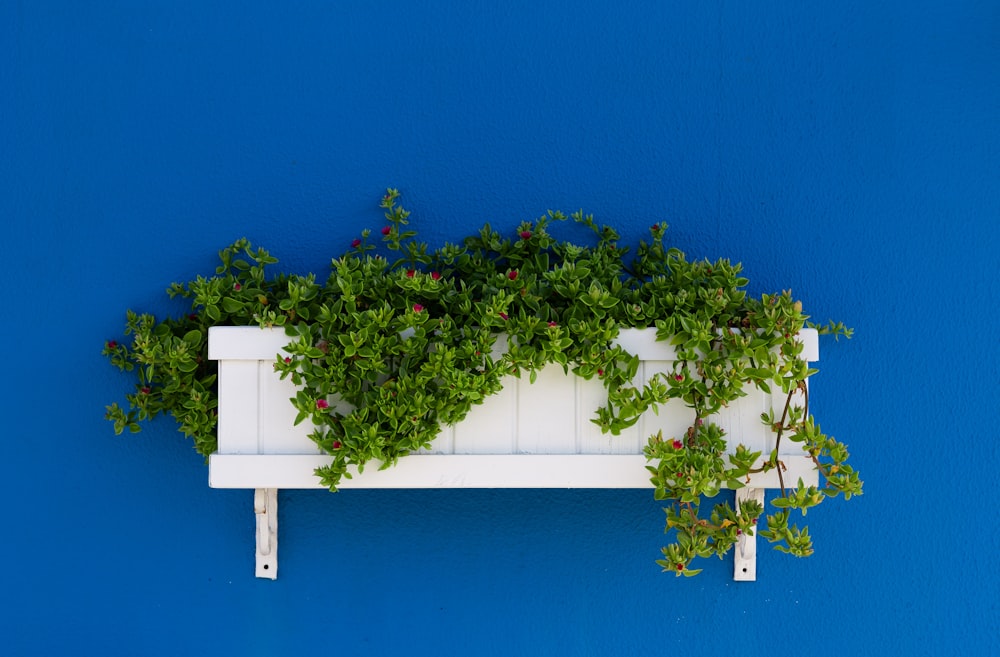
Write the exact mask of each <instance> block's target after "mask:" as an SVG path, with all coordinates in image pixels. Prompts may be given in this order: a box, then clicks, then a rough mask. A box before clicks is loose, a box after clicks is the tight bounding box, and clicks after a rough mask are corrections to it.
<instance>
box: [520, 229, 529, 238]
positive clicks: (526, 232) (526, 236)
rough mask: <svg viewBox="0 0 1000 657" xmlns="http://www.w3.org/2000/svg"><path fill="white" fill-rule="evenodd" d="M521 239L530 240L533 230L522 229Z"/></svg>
mask: <svg viewBox="0 0 1000 657" xmlns="http://www.w3.org/2000/svg"><path fill="white" fill-rule="evenodd" d="M521 239H522V240H530V239H531V231H530V230H522V231H521Z"/></svg>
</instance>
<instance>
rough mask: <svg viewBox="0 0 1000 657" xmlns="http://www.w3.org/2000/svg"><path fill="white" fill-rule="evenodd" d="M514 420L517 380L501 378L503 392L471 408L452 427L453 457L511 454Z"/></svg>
mask: <svg viewBox="0 0 1000 657" xmlns="http://www.w3.org/2000/svg"><path fill="white" fill-rule="evenodd" d="M516 420H517V379H516V378H514V377H513V376H505V377H504V378H503V390H501V391H500V392H498V393H497V394H495V395H490V396H489V397H488V398H487V399H486V401H484V402H483V403H482V404H479V405H476V406H473V407H472V410H470V411H469V414H468V415H466V416H465V419H464V420H462V421H461V422H459V423H458V424H456V425H455V433H454V447H453V450H454V451H453V453H455V454H510V453H511V452H513V451H514V427H515V426H516V424H515V422H516Z"/></svg>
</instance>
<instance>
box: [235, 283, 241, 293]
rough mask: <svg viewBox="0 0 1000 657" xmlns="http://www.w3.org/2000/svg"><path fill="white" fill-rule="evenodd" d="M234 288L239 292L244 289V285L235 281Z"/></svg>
mask: <svg viewBox="0 0 1000 657" xmlns="http://www.w3.org/2000/svg"><path fill="white" fill-rule="evenodd" d="M233 289H234V290H236V291H237V292H239V291H240V290H242V289H243V286H242V285H240V284H239V283H233Z"/></svg>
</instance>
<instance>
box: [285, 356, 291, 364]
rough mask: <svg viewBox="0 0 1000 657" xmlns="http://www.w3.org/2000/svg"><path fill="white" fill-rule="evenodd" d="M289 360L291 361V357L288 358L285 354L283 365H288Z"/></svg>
mask: <svg viewBox="0 0 1000 657" xmlns="http://www.w3.org/2000/svg"><path fill="white" fill-rule="evenodd" d="M291 362H292V359H291V358H289V357H288V356H285V365H288V364H289V363H291Z"/></svg>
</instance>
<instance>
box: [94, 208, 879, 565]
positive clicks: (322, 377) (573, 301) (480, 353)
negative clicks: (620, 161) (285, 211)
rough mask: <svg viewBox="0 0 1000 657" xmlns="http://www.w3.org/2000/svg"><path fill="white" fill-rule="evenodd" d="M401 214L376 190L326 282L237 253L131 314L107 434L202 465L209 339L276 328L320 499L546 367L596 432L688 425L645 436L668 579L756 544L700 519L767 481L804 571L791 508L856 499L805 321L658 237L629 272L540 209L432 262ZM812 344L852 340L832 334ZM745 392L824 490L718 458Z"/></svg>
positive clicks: (230, 251) (768, 461)
mask: <svg viewBox="0 0 1000 657" xmlns="http://www.w3.org/2000/svg"><path fill="white" fill-rule="evenodd" d="M398 197H399V193H398V192H397V191H396V190H393V189H390V190H388V191H387V193H386V195H385V196H384V197H383V198H382V200H381V207H382V209H383V210H384V215H385V220H386V221H385V224H383V225H382V226H381V228H380V229H379V230H378V231H377V232H376V233H375V234H373V233H372V231H369V230H365V231H363V232H362V233H361V235H360V236H359V237H358V238H357V239H355V240H354V241H353V242H352V244H351V245H350V248H349V249H348V250H347V251H346V252H345V253H344V254H343V255H342V256H340V257H337V258H334V259H333V261H332V267H331V272H330V274H329V275H328V277H327V278H326V279H325V280H324V281H318V280H317V278H316V276H315V275H313V274H309V275H296V274H281V273H279V274H274V275H271V273H270V271H268V270H267V268H268V266H270V265H273V264H274V263H276V262H277V260H276V259H275V258H273V257H272V256H271V255H270V254H269V253H268V252H267V251H265V250H263V249H260V248H257V249H254V248H253V247H252V246H251V245H250V244H249V243H248V242H247V241H246V240H245V239H241V240H238V241H237V242H235V243H234V244H232V245H230V246H229V247H227V248H225V249H223V250H222V251H220V252H219V257H220V261H221V263H220V265H219V266H218V268H217V269H216V271H215V275H213V276H210V277H201V276H199V277H198V278H196V279H195V280H193V281H190V282H188V283H184V284H180V283H174V284H173V285H171V286H170V287H169V288H168V290H167V292H168V294H169V295H170V296H171V297H175V298H181V299H185V300H187V301H188V302H189V303H190V310H189V311H188V312H187V313H184V314H182V315H180V316H178V317H168V318H165V319H163V320H160V321H157V320H156V319H155V318H154V317H152V316H151V315H149V314H138V313H135V312H132V311H129V312H128V313H127V317H126V328H125V334H126V336H131V340H130V343H129V344H126V341H124V340H123V341H117V340H111V341H109V342H107V343H106V344H105V346H104V354H105V355H106V356H108V357H109V358H110V360H111V362H112V363H113V364H114V365H115V366H117V367H118V368H119V369H121V370H123V371H128V372H132V373H133V375H134V376H135V387H134V390H133V391H132V392H130V393H128V394H127V395H126V401H127V407H126V408H123V407H121V406H119V405H118V404H117V403H114V404H111V405H110V406H108V407H107V413H106V417H107V418H108V419H109V420H111V421H112V422H113V423H114V427H115V431H116V433H122V432H123V431H124V430H126V429H128V430H130V431H132V432H136V431H139V429H140V422H141V421H144V420H149V419H152V418H154V417H156V416H158V415H161V414H164V413H169V414H170V415H172V416H173V417H174V418H175V419H176V420H177V422H178V423H179V425H180V430H181V431H182V432H183V433H185V434H186V435H188V436H189V437H191V438H192V439H193V441H194V446H195V449H197V450H198V452H199V453H201V454H203V455H206V456H207V455H208V454H211V453H212V452H213V451H215V449H216V438H215V435H216V432H215V428H216V407H217V403H218V400H217V391H216V385H215V383H216V369H215V364H214V363H213V362H212V361H210V360H208V358H207V333H208V331H207V329H208V327H209V326H213V325H226V324H230V325H260V326H283V327H285V329H286V332H287V333H288V339H289V344H288V346H287V347H286V353H287V356H280V357H278V358H276V362H275V369H276V370H277V371H278V372H280V374H281V376H282V377H283V378H291V380H292V382H293V383H294V384H295V385H296V386H297V393H296V396H295V397H294V398H293V399H292V400H291V403H292V404H293V405H294V406H295V409H296V410H297V418H296V423H301V422H309V423H310V425H311V426H312V427H313V429H312V432H311V434H310V437H311V438H312V439H313V440H314V441H315V442H316V444H317V445H319V446H320V447H321V448H322V449H323V451H324V452H326V453H327V454H329V455H330V456H331V461H330V464H329V465H327V466H324V467H322V468H320V469H318V470H317V475H318V476H319V477H320V478H321V479H322V481H323V484H324V485H326V486H328V487H329V488H330V489H331V490H336V487H337V485H338V484H339V483H340V481H341V480H342V478H343V477H350V476H351V475H350V471H349V467H350V466H355V467H356V468H357V469H358V470H359V471H361V470H363V469H364V467H365V466H366V465H372V464H374V465H376V466H377V467H380V468H384V467H390V466H391V465H392V464H394V463H395V462H396V461H397V460H398V459H399V458H400V457H403V456H405V455H406V454H409V453H411V452H413V451H416V450H419V449H421V448H426V447H428V446H429V445H430V444H431V442H432V441H433V440H434V438H435V437H436V436H437V435H438V434H439V433H440V431H441V429H442V427H444V426H446V425H451V424H454V423H456V422H459V421H461V420H462V418H464V417H465V415H466V414H467V413H468V412H469V410H470V409H471V408H472V407H473V406H475V405H476V404H479V403H481V402H482V401H483V400H484V399H486V398H487V397H489V396H490V395H492V394H495V393H496V392H498V391H499V390H500V389H501V387H502V382H503V378H504V377H505V376H509V375H513V376H515V377H527V378H528V379H529V380H530V381H534V380H535V377H536V376H537V374H538V372H539V371H540V370H541V369H542V368H543V367H546V366H558V367H562V368H563V369H564V370H565V371H567V372H569V371H572V372H573V373H574V374H576V375H578V376H581V377H583V378H585V379H594V378H597V379H599V380H600V381H601V382H602V383H603V384H604V386H605V387H606V389H607V391H608V401H607V403H606V404H605V405H604V406H603V407H601V408H599V409H596V412H595V417H594V419H593V421H594V422H595V423H596V424H597V425H599V426H600V427H601V429H602V430H603V431H605V432H608V433H611V434H613V435H617V434H619V433H621V431H623V430H624V429H626V428H628V427H631V426H632V425H634V424H635V423H636V421H637V420H638V418H639V417H640V416H641V415H642V414H643V413H644V412H646V411H647V410H650V409H655V408H657V407H659V406H661V405H663V404H665V403H667V402H668V401H670V400H674V399H678V400H682V401H683V403H684V404H686V405H687V406H688V407H689V408H690V409H691V410H692V418H693V419H692V423H691V425H690V426H689V427H688V429H687V430H686V432H685V433H684V434H683V435H679V436H663V435H662V434H657V435H654V436H652V437H650V439H649V442H648V445H647V447H646V449H645V453H646V456H647V458H648V460H649V463H650V465H649V466H648V470H649V471H650V473H651V480H652V483H653V485H654V487H655V496H656V498H657V499H659V500H663V501H664V502H666V503H667V507H666V509H665V511H666V527H667V531H668V532H672V536H673V542H672V543H670V544H669V545H667V546H666V547H665V548H663V559H661V560H659V561H658V563H659V564H660V565H661V566H662V567H663V568H664V569H665V570H670V571H672V572H675V573H677V574H684V575H693V574H696V573H697V572H699V570H697V569H693V568H691V567H690V565H691V563H692V561H693V560H694V559H695V558H696V557H705V556H709V555H711V554H717V555H719V556H722V555H723V554H725V553H726V552H727V551H728V550H729V549H731V548H732V547H733V546H734V545H735V544H736V543H737V541H738V540H739V537H740V535H741V534H742V533H747V534H749V533H752V532H753V531H754V530H755V527H756V522H757V519H758V518H759V517H760V516H761V515H762V514H763V508H761V505H760V504H759V503H757V502H754V501H749V502H745V503H743V504H742V505H741V507H740V508H734V507H733V504H731V503H730V502H728V501H723V502H721V503H718V504H715V505H714V506H713V507H712V508H711V509H710V510H708V511H707V512H706V511H704V510H703V509H702V506H701V505H702V503H703V501H704V500H705V499H706V498H714V497H716V496H717V495H718V493H719V491H720V488H721V487H723V486H726V487H729V488H739V487H741V486H743V485H744V483H745V482H746V481H747V477H748V476H749V475H751V474H754V473H758V472H766V471H771V470H776V471H777V473H778V477H779V480H780V482H781V494H780V496H779V497H777V498H776V499H774V500H772V504H773V505H774V507H775V508H776V509H777V510H776V512H775V513H774V514H772V515H769V516H767V523H766V529H764V530H762V531H761V532H760V535H761V536H762V537H764V538H766V539H767V540H769V541H771V542H772V543H775V545H776V548H777V549H779V550H783V551H786V552H789V553H791V554H794V555H797V556H806V555H808V554H810V553H811V552H812V543H811V540H810V537H809V534H808V529H807V528H805V527H803V528H802V529H800V528H799V527H798V526H797V525H790V524H789V522H790V517H791V512H792V511H794V510H799V511H801V513H802V515H805V514H806V512H807V510H808V509H809V508H811V507H813V506H815V505H816V504H818V503H819V502H820V501H821V500H822V499H824V498H825V497H832V496H836V495H839V494H842V495H843V496H844V497H845V498H850V497H851V496H852V495H858V494H861V492H862V484H861V481H860V479H859V478H858V475H857V472H855V471H854V470H853V468H852V467H851V466H850V465H849V464H848V463H847V457H848V453H847V449H846V447H845V446H844V445H843V444H842V443H840V442H838V441H836V440H835V439H833V438H831V437H829V436H827V435H825V434H823V433H822V432H821V431H820V428H819V425H817V424H816V423H815V421H814V419H813V417H812V416H811V415H810V414H809V410H808V389H807V387H806V385H805V381H806V378H807V377H808V376H810V375H811V374H813V373H814V372H815V370H813V369H810V368H809V366H808V363H807V362H806V361H805V360H803V359H802V358H801V357H800V355H801V352H802V348H803V347H802V344H801V342H799V341H798V340H797V339H796V336H797V334H798V333H799V331H800V330H801V329H802V328H803V327H804V326H806V325H807V319H808V317H807V316H806V315H804V314H803V313H802V305H801V303H800V302H798V301H796V300H794V299H793V297H792V295H791V292H790V291H784V292H781V293H778V294H770V295H768V294H765V295H762V296H761V297H760V298H759V299H758V298H751V297H749V296H748V295H747V294H746V292H745V290H744V288H745V287H746V285H747V283H748V281H747V279H746V278H744V277H742V276H741V266H740V265H739V264H732V263H730V262H729V261H728V260H718V261H716V262H709V261H707V260H706V261H699V262H691V261H688V260H687V259H686V257H685V255H684V253H683V252H681V251H680V250H678V249H676V248H670V247H667V246H666V245H665V244H664V235H665V232H666V229H667V227H666V225H665V224H654V225H653V226H652V227H651V228H650V229H649V238H648V239H644V240H642V241H640V243H639V245H638V247H637V249H636V252H635V255H634V256H632V255H631V254H630V249H629V248H627V247H626V246H625V245H623V244H622V243H621V238H620V236H619V234H618V233H617V231H615V230H614V229H613V228H611V227H610V226H605V225H599V224H597V223H596V222H595V221H594V219H593V217H591V216H590V215H585V214H583V213H582V212H576V213H574V214H572V215H570V216H566V215H564V214H562V213H560V212H549V213H548V214H546V215H544V216H542V217H540V218H538V219H537V220H535V221H525V222H522V223H521V224H520V225H518V226H517V227H516V229H514V230H513V231H511V232H500V231H497V230H495V229H493V228H492V227H491V226H490V225H489V224H486V225H484V226H483V228H482V229H481V230H480V231H479V232H478V233H477V234H475V235H472V236H469V237H467V238H466V239H465V240H464V241H462V243H460V244H451V243H446V244H445V245H443V246H442V247H440V248H436V249H432V248H430V247H429V246H428V245H427V244H426V243H424V242H422V241H420V240H419V239H418V238H417V233H416V231H415V230H413V229H412V228H411V227H410V225H409V212H407V211H406V210H405V209H403V207H401V206H400V205H399V204H398ZM567 220H572V223H573V224H576V225H578V226H580V227H582V229H583V230H585V232H586V234H587V235H588V237H587V239H586V244H583V245H580V244H575V243H572V242H569V241H564V240H559V239H557V238H556V237H554V236H553V235H552V234H551V232H550V231H552V230H553V229H554V225H555V224H557V223H559V222H566V221H567ZM626 327H635V328H646V327H655V329H656V331H657V336H658V339H660V340H669V341H670V342H671V343H672V344H673V345H674V346H675V349H676V351H677V360H676V362H675V363H674V365H673V370H672V371H670V372H667V373H663V374H660V375H654V376H652V377H651V378H650V379H649V380H648V381H646V382H644V383H642V384H641V385H637V384H636V382H635V380H636V373H637V369H638V364H639V360H638V358H637V357H636V356H635V355H633V354H630V353H628V352H627V351H625V350H624V349H623V348H622V347H620V346H617V345H616V344H615V343H614V339H615V338H616V336H617V335H618V332H619V330H620V329H622V328H626ZM818 328H819V330H820V332H822V333H831V334H833V335H835V336H838V337H839V336H841V335H844V336H847V337H850V333H851V332H850V330H849V329H847V328H846V327H844V326H843V325H842V324H839V323H833V322H831V323H829V324H828V325H826V326H822V327H818ZM752 386H756V387H757V388H760V389H762V390H764V391H765V392H768V393H772V392H773V394H775V395H783V396H784V398H785V400H786V401H785V404H784V410H783V412H782V414H781V416H780V417H777V418H776V417H774V416H773V413H767V414H764V415H762V416H761V421H762V422H763V423H765V424H766V425H767V426H768V427H770V428H772V429H773V430H774V431H775V433H776V435H777V441H778V444H779V445H780V442H781V441H782V440H789V441H792V442H797V443H801V444H802V445H803V446H804V450H805V452H806V453H807V454H808V455H809V456H810V457H811V458H812V460H813V461H814V463H815V465H816V467H817V468H818V469H819V471H820V473H821V475H822V477H823V481H822V486H821V487H820V486H808V487H807V486H804V485H802V482H801V481H800V482H798V485H797V486H795V487H794V488H788V487H786V482H785V481H784V477H783V468H784V466H783V464H782V462H781V460H780V458H779V456H778V454H779V452H778V449H777V448H776V449H774V450H773V451H772V452H771V454H770V455H768V456H766V457H765V456H764V455H762V454H761V453H759V452H751V451H749V450H748V449H747V448H745V447H744V446H743V445H735V446H733V447H732V448H731V449H730V448H728V447H727V440H726V437H725V435H724V432H723V430H722V428H721V427H720V426H719V425H718V424H717V423H716V422H715V421H713V419H714V416H716V414H718V413H719V411H720V410H721V409H723V408H724V407H726V406H728V405H729V404H730V403H732V402H734V401H735V400H737V399H738V398H739V397H741V396H744V395H745V394H746V390H747V389H748V388H749V387H752ZM736 439H737V440H738V437H736ZM727 449H728V451H729V452H730V453H727Z"/></svg>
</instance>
